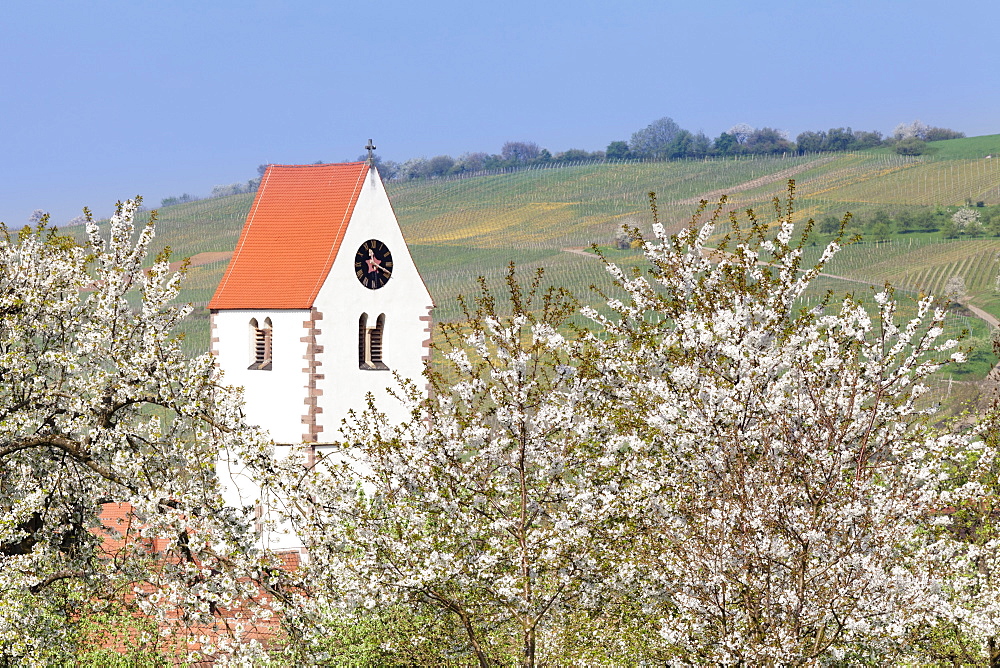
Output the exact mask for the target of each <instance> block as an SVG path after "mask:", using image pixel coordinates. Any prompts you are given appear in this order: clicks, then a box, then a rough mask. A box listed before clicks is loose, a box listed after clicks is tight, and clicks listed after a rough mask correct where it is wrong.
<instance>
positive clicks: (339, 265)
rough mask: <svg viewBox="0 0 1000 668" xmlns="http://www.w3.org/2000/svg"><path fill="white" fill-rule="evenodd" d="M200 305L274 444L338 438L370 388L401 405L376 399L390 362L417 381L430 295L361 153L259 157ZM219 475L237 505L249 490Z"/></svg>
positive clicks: (217, 348) (229, 376)
mask: <svg viewBox="0 0 1000 668" xmlns="http://www.w3.org/2000/svg"><path fill="white" fill-rule="evenodd" d="M208 308H209V310H210V312H211V336H212V352H213V354H214V355H215V356H216V359H217V360H218V364H219V366H220V367H221V368H222V370H223V371H224V372H225V378H224V382H226V383H227V384H231V385H240V386H242V387H243V388H244V389H245V399H246V406H245V408H244V410H245V412H246V415H247V420H248V422H250V423H252V424H259V425H260V426H261V427H263V428H265V429H266V430H267V431H268V432H269V433H270V434H271V437H272V438H273V439H274V442H275V444H276V445H277V447H278V449H279V453H278V454H279V456H280V450H281V448H282V446H283V445H285V446H287V445H290V444H298V443H303V442H305V443H312V444H315V445H314V447H315V448H317V449H322V447H323V444H324V443H332V442H335V441H337V440H338V436H339V434H338V429H339V427H340V422H341V419H342V418H344V417H345V416H346V415H347V412H348V411H349V410H350V409H363V408H364V407H365V396H366V394H367V393H368V392H371V393H373V394H374V395H375V396H376V398H377V400H380V401H379V406H380V408H381V409H382V410H387V412H388V414H389V418H390V419H403V418H404V417H405V416H404V415H402V414H393V411H392V409H394V408H397V409H398V408H400V407H399V406H398V405H397V404H396V403H395V402H394V401H392V400H386V401H381V399H387V397H386V388H388V387H391V386H393V385H394V382H395V381H394V378H393V372H397V373H399V375H400V376H402V377H404V378H411V379H414V380H416V381H418V382H419V381H420V378H421V373H422V371H423V362H424V360H425V359H426V357H427V355H428V351H429V345H430V338H431V315H430V312H431V309H432V308H433V303H432V301H431V296H430V293H429V292H428V290H427V287H426V286H425V285H424V282H423V280H422V279H421V277H420V274H419V272H418V271H417V268H416V265H415V264H414V263H413V259H412V258H411V257H410V253H409V251H408V250H407V247H406V243H405V241H404V240H403V235H402V232H401V230H400V228H399V223H398V222H397V221H396V216H395V214H394V213H393V210H392V206H391V204H390V203H389V198H388V196H387V194H386V191H385V187H384V186H383V184H382V180H381V179H380V178H379V176H378V172H377V170H376V169H375V167H374V166H372V165H371V164H370V161H369V162H353V163H344V164H333V165H270V166H268V168H267V171H266V172H265V173H264V175H263V177H262V178H261V183H260V187H259V188H258V190H257V195H256V197H255V198H254V202H253V205H252V206H251V207H250V212H249V213H248V215H247V219H246V223H245V225H244V227H243V231H242V233H241V234H240V238H239V241H238V242H237V244H236V248H235V250H234V252H233V257H232V260H231V261H230V263H229V267H228V268H227V269H226V271H225V274H224V275H223V277H222V281H221V282H220V283H219V286H218V288H217V289H216V291H215V295H214V296H213V297H212V300H211V301H210V302H209V304H208ZM220 474H221V475H223V476H224V478H225V477H226V476H229V477H234V476H235V477H240V476H238V475H236V472H235V471H228V472H225V473H224V472H223V471H222V470H220ZM223 483H224V484H226V485H227V488H228V492H227V496H232V495H234V494H235V495H236V496H235V497H234V498H233V499H232V502H233V503H234V504H235V505H246V503H247V502H248V501H250V500H251V498H252V497H254V495H255V490H254V486H253V485H252V483H250V482H248V481H246V480H243V481H242V482H239V484H236V485H235V488H234V485H233V483H232V482H231V481H227V480H225V479H224V480H223ZM236 488H238V489H236ZM258 492H259V490H258ZM272 547H273V545H272Z"/></svg>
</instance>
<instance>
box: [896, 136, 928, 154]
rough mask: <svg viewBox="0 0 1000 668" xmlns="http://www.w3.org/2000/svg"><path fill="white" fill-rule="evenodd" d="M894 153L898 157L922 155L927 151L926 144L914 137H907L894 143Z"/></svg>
mask: <svg viewBox="0 0 1000 668" xmlns="http://www.w3.org/2000/svg"><path fill="white" fill-rule="evenodd" d="M895 150H896V153H898V154H900V155H923V153H924V151H926V150H927V142H925V141H924V140H923V139H917V138H916V137H909V138H907V139H902V140H900V141H898V142H896V147H895Z"/></svg>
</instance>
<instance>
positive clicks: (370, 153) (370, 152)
mask: <svg viewBox="0 0 1000 668" xmlns="http://www.w3.org/2000/svg"><path fill="white" fill-rule="evenodd" d="M365 148H366V149H368V164H369V165H372V164H374V158H373V156H374V153H373V151H374V150H375V149H376V146H375V144H373V143H372V140H371V139H369V140H368V146H365Z"/></svg>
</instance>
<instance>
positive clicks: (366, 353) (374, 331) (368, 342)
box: [358, 313, 389, 370]
mask: <svg viewBox="0 0 1000 668" xmlns="http://www.w3.org/2000/svg"><path fill="white" fill-rule="evenodd" d="M384 331H385V314H384V313H382V314H380V315H379V316H378V318H376V319H375V324H374V325H372V324H369V322H368V314H367V313H362V314H361V317H360V318H359V319H358V366H359V367H360V368H362V369H372V370H374V369H388V368H389V367H387V366H386V365H385V362H383V361H382V339H383V333H384Z"/></svg>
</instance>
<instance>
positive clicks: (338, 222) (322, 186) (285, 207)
mask: <svg viewBox="0 0 1000 668" xmlns="http://www.w3.org/2000/svg"><path fill="white" fill-rule="evenodd" d="M367 174H368V165H367V163H364V162H349V163H343V164H337V165H270V166H269V167H268V168H267V171H266V172H265V173H264V176H263V177H262V178H261V183H260V188H258V190H257V196H256V197H255V198H254V202H253V206H251V207H250V213H249V214H247V221H246V224H244V226H243V232H242V233H241V234H240V239H239V241H238V242H237V243H236V250H234V251H233V259H232V260H231V261H230V262H229V266H228V267H227V268H226V272H225V274H223V276H222V281H221V282H220V283H219V287H218V288H216V290H215V296H213V297H212V300H211V301H210V302H209V303H208V308H210V309H246V308H271V309H307V308H310V307H311V306H312V305H313V301H314V300H315V299H316V295H317V294H318V293H319V289H320V287H321V286H322V285H323V281H324V280H326V276H327V274H328V273H329V272H330V267H331V266H332V265H333V260H334V259H335V258H336V257H337V251H338V250H339V249H340V243H341V241H342V240H343V239H344V233H345V232H346V231H347V224H348V222H350V219H351V214H353V212H354V205H355V204H356V203H357V201H358V195H359V194H360V193H361V187H362V186H363V185H364V181H365V176H366V175H367Z"/></svg>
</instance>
